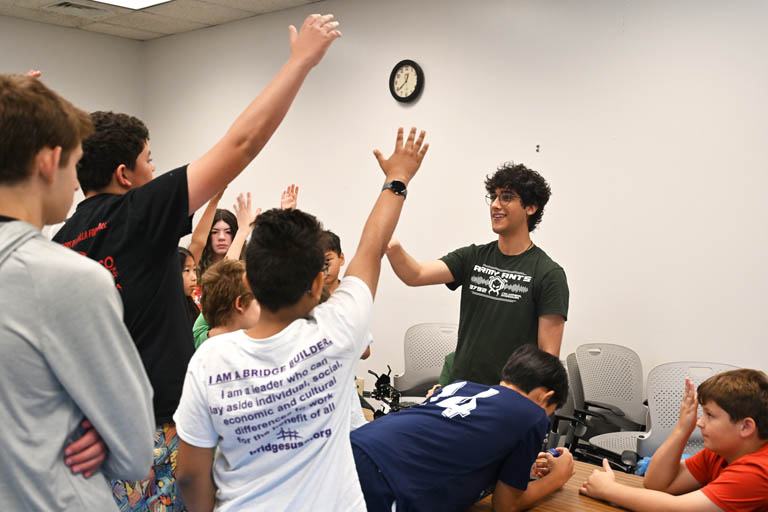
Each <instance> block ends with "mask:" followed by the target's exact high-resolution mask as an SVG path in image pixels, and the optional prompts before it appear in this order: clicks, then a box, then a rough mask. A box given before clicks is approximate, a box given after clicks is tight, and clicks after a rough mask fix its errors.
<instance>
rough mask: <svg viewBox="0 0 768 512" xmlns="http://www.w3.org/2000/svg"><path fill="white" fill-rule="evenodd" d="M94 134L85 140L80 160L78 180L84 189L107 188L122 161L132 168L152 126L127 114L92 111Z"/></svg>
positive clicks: (86, 190) (85, 192)
mask: <svg viewBox="0 0 768 512" xmlns="http://www.w3.org/2000/svg"><path fill="white" fill-rule="evenodd" d="M91 121H93V128H94V131H93V134H92V135H91V136H90V137H86V139H85V140H83V157H82V158H81V159H80V162H79V163H78V164H77V180H78V181H79V182H80V188H82V189H83V193H84V194H87V193H88V192H90V191H94V190H96V191H98V190H101V189H103V188H106V187H107V185H109V182H110V180H111V179H112V174H113V173H114V172H115V169H117V167H118V166H119V165H120V164H125V166H126V167H127V168H128V169H131V170H133V168H134V167H135V166H136V158H137V157H138V156H139V153H141V152H142V151H143V150H144V144H146V142H147V141H148V140H149V130H148V129H147V127H146V126H145V125H144V123H143V122H142V121H141V119H138V118H136V117H133V116H129V115H127V114H116V113H114V112H102V111H98V112H93V113H91Z"/></svg>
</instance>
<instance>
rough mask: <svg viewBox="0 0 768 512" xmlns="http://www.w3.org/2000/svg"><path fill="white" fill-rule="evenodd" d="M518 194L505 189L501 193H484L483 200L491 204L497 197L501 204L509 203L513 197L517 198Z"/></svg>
mask: <svg viewBox="0 0 768 512" xmlns="http://www.w3.org/2000/svg"><path fill="white" fill-rule="evenodd" d="M518 197H519V196H518V195H517V194H515V193H514V192H509V191H507V190H503V191H502V192H501V194H499V195H496V194H495V193H493V194H485V202H486V203H488V204H489V205H491V204H493V202H494V201H495V200H496V199H497V198H498V200H499V202H500V203H501V204H509V203H511V202H512V201H514V200H515V199H517V198H518Z"/></svg>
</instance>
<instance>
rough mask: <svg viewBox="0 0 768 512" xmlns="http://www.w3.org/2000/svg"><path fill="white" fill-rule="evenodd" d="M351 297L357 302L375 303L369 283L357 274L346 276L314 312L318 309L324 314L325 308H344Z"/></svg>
mask: <svg viewBox="0 0 768 512" xmlns="http://www.w3.org/2000/svg"><path fill="white" fill-rule="evenodd" d="M350 299H351V300H352V301H354V302H355V303H356V304H358V303H362V304H369V303H370V304H373V295H371V289H370V288H368V285H367V284H365V282H363V281H362V280H361V279H359V278H357V277H355V276H345V277H344V279H342V280H341V283H340V284H339V287H338V288H336V290H335V291H334V292H333V293H332V294H331V296H330V297H329V298H328V300H327V301H326V302H324V303H323V304H320V305H319V306H317V307H316V308H315V310H313V313H314V312H315V311H316V312H320V313H321V314H322V312H323V311H324V310H329V309H338V308H340V307H342V308H343V307H345V306H348V305H349V303H350Z"/></svg>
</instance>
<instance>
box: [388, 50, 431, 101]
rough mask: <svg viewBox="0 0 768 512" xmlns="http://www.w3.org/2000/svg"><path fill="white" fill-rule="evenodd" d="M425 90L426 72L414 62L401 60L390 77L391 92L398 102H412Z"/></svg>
mask: <svg viewBox="0 0 768 512" xmlns="http://www.w3.org/2000/svg"><path fill="white" fill-rule="evenodd" d="M423 88H424V71H422V70H421V66H419V65H418V64H416V63H415V62H414V61H412V60H407V59H406V60H401V61H400V62H398V63H397V64H395V67H394V68H393V69H392V73H390V75H389V92H390V93H392V97H393V98H395V99H396V100H397V101H402V102H410V101H413V100H415V99H416V98H418V97H419V94H421V90H422V89H423Z"/></svg>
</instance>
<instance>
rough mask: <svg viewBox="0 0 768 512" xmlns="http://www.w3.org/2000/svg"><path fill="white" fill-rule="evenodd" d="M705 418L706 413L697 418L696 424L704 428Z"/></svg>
mask: <svg viewBox="0 0 768 512" xmlns="http://www.w3.org/2000/svg"><path fill="white" fill-rule="evenodd" d="M703 419H704V415H703V414H702V415H701V416H699V419H697V420H696V426H697V427H699V428H704V422H703V421H702V420H703Z"/></svg>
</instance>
